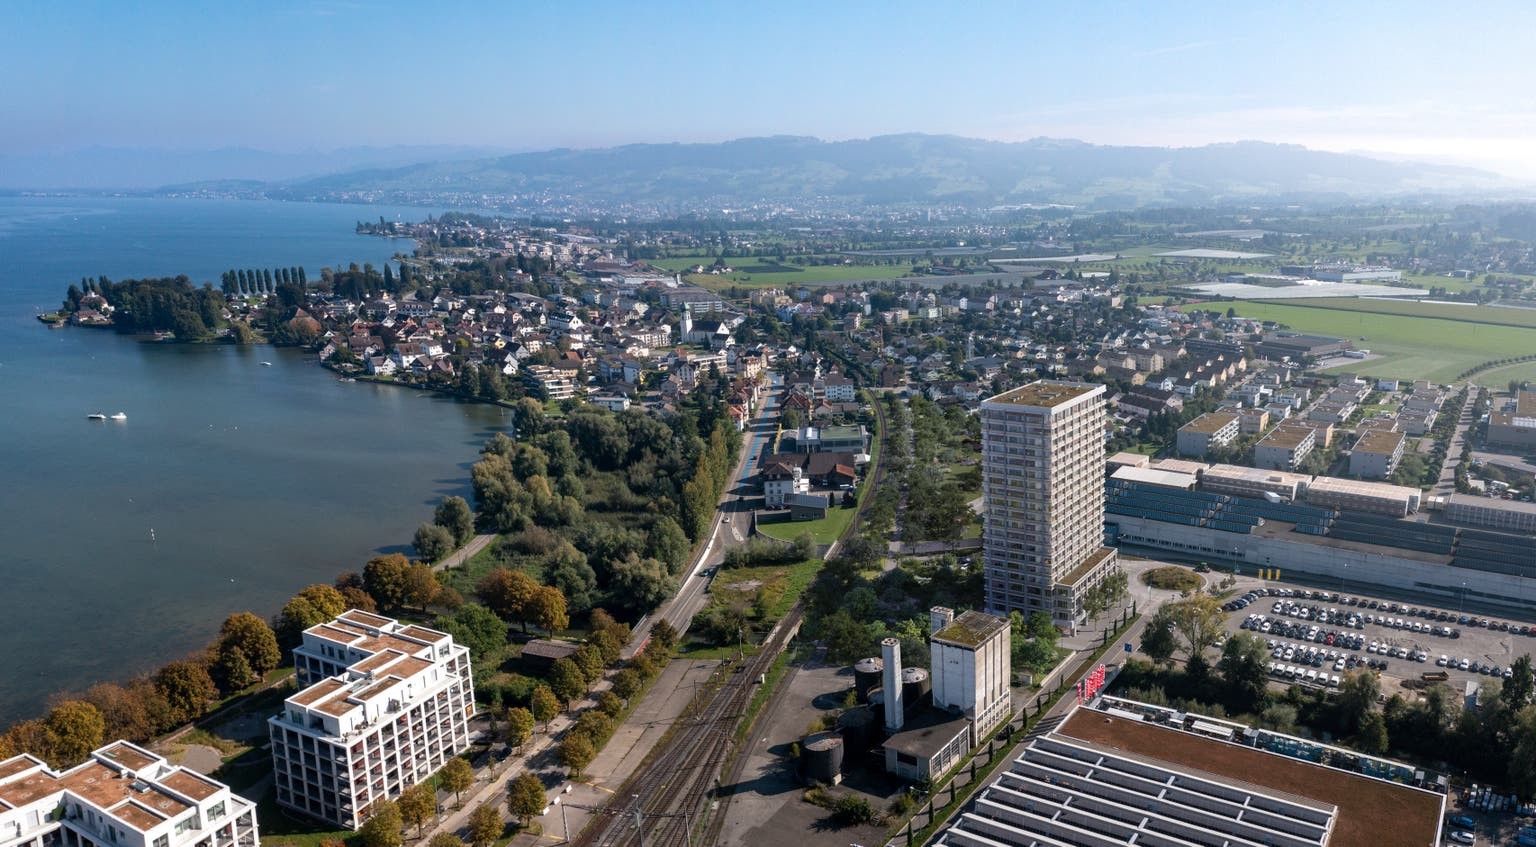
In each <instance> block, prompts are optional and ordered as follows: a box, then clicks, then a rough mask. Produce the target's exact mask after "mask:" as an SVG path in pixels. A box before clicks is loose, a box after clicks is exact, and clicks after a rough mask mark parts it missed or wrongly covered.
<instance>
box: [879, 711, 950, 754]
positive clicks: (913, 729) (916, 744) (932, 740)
mask: <svg viewBox="0 0 1536 847" xmlns="http://www.w3.org/2000/svg"><path fill="white" fill-rule="evenodd" d="M970 731H971V722H970V720H969V719H967V718H965V717H963V716H961V717H956V716H954V715H951V714H949V713H948V712H941V711H939V710H938V709H923V710H922V711H920V712H918V713H917V714H915V715H913V716H912V717H911V718H908V719H907V722H906V724H905V725H904V726H903V727H902V730H901V732H898V733H895V734H893V735H892V736H891V737H890V738H887V739H886V740H885V744H884V745H883V746H885V747H889V748H890V749H892V750H896V751H898V752H901V753H909V754H911V755H913V756H917V757H918V758H921V759H931V758H933V757H934V756H935V755H937V754H938V752H939V751H940V750H943V749H944V748H945V747H947V746H949V743H950V742H951V741H954V740H955V736H957V735H961V734H963V733H969V732H970Z"/></svg>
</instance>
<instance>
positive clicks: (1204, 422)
mask: <svg viewBox="0 0 1536 847" xmlns="http://www.w3.org/2000/svg"><path fill="white" fill-rule="evenodd" d="M1241 431H1242V416H1241V415H1239V414H1237V413H1236V412H1230V411H1216V412H1206V413H1205V414H1203V415H1201V416H1200V417H1198V418H1195V419H1194V420H1191V421H1190V422H1189V423H1187V424H1184V425H1183V426H1181V427H1179V434H1178V441H1177V445H1176V446H1177V447H1178V450H1179V455H1180V456H1194V457H1195V458H1198V459H1203V458H1205V456H1206V454H1207V453H1209V452H1211V450H1213V449H1219V448H1221V447H1229V446H1231V445H1232V442H1234V441H1236V440H1237V436H1238V435H1239V434H1240V433H1241Z"/></svg>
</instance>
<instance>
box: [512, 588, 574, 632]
mask: <svg viewBox="0 0 1536 847" xmlns="http://www.w3.org/2000/svg"><path fill="white" fill-rule="evenodd" d="M523 621H524V626H525V627H526V625H527V624H529V623H532V624H533V625H534V626H536V627H538V628H540V629H543V630H545V631H547V632H549V633H551V634H553V633H554V632H555V631H557V630H562V629H565V628H566V627H568V626H570V625H571V619H570V617H569V616H568V615H567V614H566V611H565V595H564V594H561V593H560V589H558V588H555V587H553V586H550V585H542V586H539V589H538V590H537V591H535V592H534V593H533V596H532V597H530V598H528V603H527V604H526V605H525V606H524V607H523Z"/></svg>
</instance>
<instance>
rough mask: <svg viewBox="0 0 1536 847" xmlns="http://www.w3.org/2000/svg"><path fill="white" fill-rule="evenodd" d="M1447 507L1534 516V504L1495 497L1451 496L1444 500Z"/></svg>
mask: <svg viewBox="0 0 1536 847" xmlns="http://www.w3.org/2000/svg"><path fill="white" fill-rule="evenodd" d="M1445 502H1446V505H1447V506H1456V507H1458V508H1466V509H1493V510H1494V511H1497V512H1518V513H1520V514H1523V515H1530V514H1536V503H1522V502H1521V501H1519V500H1500V499H1499V498H1497V497H1479V496H1477V495H1476V494H1460V493H1457V494H1452V495H1451V496H1450V497H1448V498H1446V501H1445Z"/></svg>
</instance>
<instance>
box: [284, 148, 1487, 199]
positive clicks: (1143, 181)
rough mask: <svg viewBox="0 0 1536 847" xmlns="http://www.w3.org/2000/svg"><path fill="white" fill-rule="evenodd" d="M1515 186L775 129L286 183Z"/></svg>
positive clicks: (502, 187) (1360, 192)
mask: <svg viewBox="0 0 1536 847" xmlns="http://www.w3.org/2000/svg"><path fill="white" fill-rule="evenodd" d="M1512 186H1513V183H1511V182H1510V181H1508V180H1506V179H1504V178H1502V177H1500V176H1498V175H1496V174H1492V173H1488V172H1486V171H1478V170H1474V169H1470V168H1461V167H1451V166H1445V165H1429V164H1422V163H1404V162H1385V161H1381V160H1378V159H1373V158H1369V157H1365V156H1359V155H1351V154H1341V153H1326V152H1320V151H1314V150H1307V149H1305V148H1303V147H1299V146H1294V145H1282V144H1269V143H1263V142H1240V143H1235V144H1212V145H1208V146H1205V147H1187V148H1163V147H1115V146H1103V145H1094V144H1088V143H1085V142H1081V141H1072V140H1060V139H1049V138H1040V139H1034V140H1031V141H1025V142H1017V143H1006V142H996V141H983V140H977V139H970V138H960V137H956V136H940V135H921V134H909V135H888V136H880V137H876V138H870V139H863V140H856V141H835V142H828V141H821V140H818V139H815V138H807V137H798V136H774V137H768V138H744V139H739V140H736V141H728V142H724V143H719V144H633V145H627V146H623V147H613V148H605V149H594V150H571V149H560V150H548V151H542V152H534V153H518V154H514V155H508V156H500V157H496V158H490V159H479V160H471V161H459V162H435V163H431V164H420V165H411V166H407V167H401V168H390V169H371V170H366V171H359V172H354V173H344V174H336V175H333V176H326V177H321V178H318V179H314V180H306V181H301V182H296V183H292V184H290V185H287V186H285V187H284V188H283V190H282V193H283V194H285V195H287V196H294V197H320V196H334V195H336V194H339V193H344V192H385V193H388V192H424V191H439V192H453V191H468V192H485V193H492V194H525V195H526V194H531V193H544V192H547V193H554V194H564V195H574V196H579V197H583V198H585V199H588V200H594V201H597V200H604V199H607V200H614V201H651V202H678V203H697V202H706V201H721V202H736V203H745V202H754V201H759V200H769V201H774V200H779V201H794V200H797V199H806V198H812V197H830V198H838V199H844V200H848V201H851V202H863V203H869V204H886V203H903V202H953V203H960V204H966V205H973V206H976V205H980V206H985V205H991V204H998V203H1071V204H1076V205H1083V206H1097V207H1105V208H1122V207H1130V206H1140V205H1147V204H1206V203H1212V202H1223V201H1225V202H1232V201H1247V200H1259V199H1268V200H1276V199H1288V198H1298V199H1300V198H1341V199H1342V198H1362V197H1377V196H1389V195H1402V194H1414V193H1455V192H1461V191H1474V190H1475V191H1487V190H1490V189H1495V190H1496V189H1500V188H1510V187H1512Z"/></svg>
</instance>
